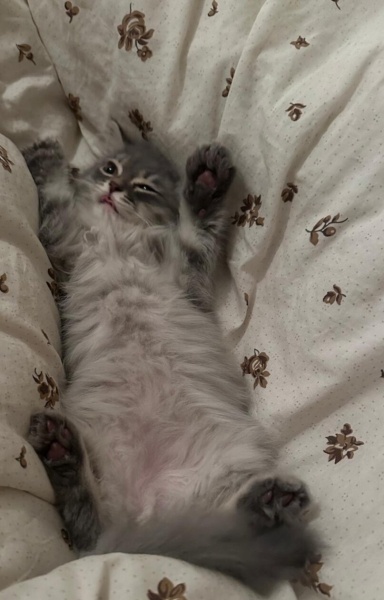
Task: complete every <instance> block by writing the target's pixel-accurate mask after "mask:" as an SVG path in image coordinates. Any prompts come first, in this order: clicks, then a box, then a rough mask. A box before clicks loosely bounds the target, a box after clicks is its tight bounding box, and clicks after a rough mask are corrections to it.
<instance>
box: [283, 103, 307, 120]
mask: <svg viewBox="0 0 384 600" xmlns="http://www.w3.org/2000/svg"><path fill="white" fill-rule="evenodd" d="M303 108H306V104H301V103H300V102H295V103H293V102H291V104H290V105H289V106H288V108H287V109H286V111H285V112H287V113H288V117H289V118H290V119H291V121H298V120H299V119H300V117H301V115H302V114H303V110H302V109H303Z"/></svg>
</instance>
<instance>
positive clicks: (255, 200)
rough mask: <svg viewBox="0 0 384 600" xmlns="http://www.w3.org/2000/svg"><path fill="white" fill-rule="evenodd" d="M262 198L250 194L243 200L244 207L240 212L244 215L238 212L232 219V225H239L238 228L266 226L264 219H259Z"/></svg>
mask: <svg viewBox="0 0 384 600" xmlns="http://www.w3.org/2000/svg"><path fill="white" fill-rule="evenodd" d="M261 204H262V202H261V196H256V195H252V194H248V196H247V197H246V198H245V200H243V205H242V206H241V208H240V210H241V212H242V213H243V214H240V213H239V212H238V211H236V212H235V214H234V215H233V217H232V225H238V227H245V225H247V224H248V225H249V227H252V225H260V226H261V227H262V226H263V225H264V217H259V210H260V207H261Z"/></svg>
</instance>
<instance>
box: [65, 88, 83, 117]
mask: <svg viewBox="0 0 384 600" xmlns="http://www.w3.org/2000/svg"><path fill="white" fill-rule="evenodd" d="M68 104H69V108H70V109H71V111H72V112H73V114H74V115H75V117H76V119H77V120H78V121H82V120H83V116H82V114H81V106H80V98H79V96H74V95H73V94H68Z"/></svg>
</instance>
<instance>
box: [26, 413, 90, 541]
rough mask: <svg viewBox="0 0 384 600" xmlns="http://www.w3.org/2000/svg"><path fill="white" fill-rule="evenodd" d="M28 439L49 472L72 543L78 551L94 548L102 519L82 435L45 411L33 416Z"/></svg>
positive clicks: (61, 419) (63, 420) (65, 422)
mask: <svg viewBox="0 0 384 600" xmlns="http://www.w3.org/2000/svg"><path fill="white" fill-rule="evenodd" d="M28 441H29V443H30V444H31V446H32V447H33V448H34V449H35V451H36V452H37V454H38V455H39V457H40V459H41V461H42V463H43V464H44V467H45V470H46V471H47V474H48V477H49V479H50V481H51V483H52V487H53V489H54V492H55V496H56V503H57V507H58V510H59V512H60V515H61V517H62V519H63V521H64V525H65V527H66V529H67V530H68V534H69V537H70V540H71V542H72V543H73V545H74V547H75V548H76V549H77V550H81V551H85V550H91V549H92V548H93V547H94V546H95V544H96V541H97V539H98V537H99V534H100V521H99V515H98V511H97V506H96V500H95V497H94V496H93V494H92V491H91V489H90V479H91V474H90V473H89V472H87V469H86V461H85V450H84V448H83V445H82V443H81V440H80V437H79V434H78V433H77V431H76V429H75V428H74V426H73V425H72V424H70V423H69V422H68V420H67V419H65V418H64V417H62V416H61V415H58V414H54V413H53V412H50V413H44V412H43V413H37V414H35V415H33V416H32V418H31V422H30V428H29V434H28ZM88 470H89V467H88Z"/></svg>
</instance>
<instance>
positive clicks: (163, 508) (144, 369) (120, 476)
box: [25, 140, 317, 590]
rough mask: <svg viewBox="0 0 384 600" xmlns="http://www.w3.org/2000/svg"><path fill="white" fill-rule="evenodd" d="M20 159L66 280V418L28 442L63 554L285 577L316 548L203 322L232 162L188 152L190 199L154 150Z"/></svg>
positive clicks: (260, 582)
mask: <svg viewBox="0 0 384 600" xmlns="http://www.w3.org/2000/svg"><path fill="white" fill-rule="evenodd" d="M25 158H26V161H27V164H28V166H29V169H30V171H31V173H32V175H33V177H34V180H35V182H36V184H37V186H38V191H39V198H40V218H41V230H40V237H41V240H42V242H43V244H44V246H45V248H46V250H47V252H48V255H49V257H50V259H51V261H52V263H53V264H54V266H55V267H56V269H57V270H58V272H59V273H60V274H61V278H62V280H63V281H64V290H65V300H64V301H63V304H62V312H63V318H64V323H65V331H64V340H65V342H64V350H65V366H66V371H67V375H68V384H67V388H66V390H65V392H64V394H63V397H62V407H63V410H64V416H62V415H61V414H58V413H57V412H52V411H51V412H45V413H39V414H36V415H34V416H33V417H32V419H31V425H30V431H29V441H30V443H31V444H32V446H33V447H34V448H35V450H36V452H37V453H38V454H39V456H40V457H41V460H42V461H43V463H44V466H45V468H46V470H47V473H48V476H49V477H50V480H51V482H52V485H53V487H54V490H55V493H56V499H57V505H58V508H59V511H60V513H61V515H62V518H63V520H64V523H65V526H66V528H67V529H68V532H69V535H70V537H71V539H72V542H73V544H74V546H75V547H76V548H77V550H78V551H81V552H82V553H84V552H85V553H105V552H113V551H123V552H132V553H147V554H148V553H149V554H162V555H167V556H171V557H174V558H180V559H184V560H186V561H189V562H192V563H194V564H196V565H200V566H204V567H208V568H212V569H216V570H218V571H222V572H224V573H227V574H230V575H232V576H234V577H236V578H238V579H240V580H241V581H243V582H244V583H246V584H247V585H249V586H250V587H251V588H253V589H254V590H262V589H265V586H266V585H269V584H270V583H271V582H276V581H278V580H281V579H289V578H295V577H296V576H298V574H299V572H300V570H301V569H302V568H303V567H304V565H305V563H306V561H307V560H308V559H310V557H311V555H312V554H314V553H315V551H316V549H317V541H316V539H315V537H314V535H313V534H312V533H310V532H309V531H308V529H307V528H306V527H305V526H304V524H303V522H302V515H303V512H305V509H306V508H307V506H308V503H309V497H308V493H307V491H306V489H305V487H304V485H303V484H302V483H301V482H299V481H295V480H286V479H284V478H283V479H281V478H279V477H277V476H276V475H274V458H275V453H274V450H273V448H272V447H271V444H270V442H269V437H268V436H267V435H266V434H265V432H264V431H263V429H262V427H261V426H260V424H259V423H258V422H257V421H255V420H254V418H252V417H251V416H250V415H249V413H248V408H249V405H250V396H249V394H248V390H247V388H246V386H245V385H244V381H243V378H242V376H241V372H240V369H239V368H238V366H236V365H234V362H233V359H232V357H231V356H230V355H229V353H228V351H227V349H226V348H225V345H224V342H223V339H222V336H221V333H220V330H219V327H218V324H217V322H216V319H215V317H214V314H213V290H212V275H213V271H214V269H215V266H216V263H217V261H218V258H219V256H220V254H221V253H222V252H223V249H224V248H225V244H226V237H227V236H226V234H227V225H228V215H227V213H226V210H225V207H224V196H225V193H226V191H227V190H228V188H229V186H230V184H231V181H232V179H233V174H234V169H233V167H232V165H231V161H230V158H229V155H228V152H227V150H226V149H225V148H223V147H221V146H219V145H212V146H205V147H203V148H200V149H198V150H197V151H196V152H195V153H194V154H192V156H191V157H190V158H189V160H188V162H187V166H186V183H185V187H184V194H182V193H181V191H180V185H179V179H178V176H177V174H176V172H175V169H174V168H173V166H172V165H171V164H170V163H169V162H168V160H167V159H166V158H165V157H164V156H163V155H162V154H161V153H160V152H159V151H158V150H156V149H155V148H153V147H152V146H151V145H150V144H149V143H144V142H141V143H129V142H126V143H125V145H124V147H123V148H122V149H121V151H119V152H117V153H116V154H115V155H114V156H113V157H111V158H106V159H105V160H103V161H101V162H100V163H98V164H96V165H95V166H93V167H92V168H91V169H90V170H88V171H85V172H84V173H81V174H77V175H76V176H75V175H73V174H72V172H71V170H70V168H69V166H68V164H67V162H66V160H65V158H64V156H63V153H62V151H61V148H60V146H59V145H58V144H57V143H56V142H54V141H49V140H48V141H43V142H40V143H37V144H35V145H34V146H33V147H32V148H30V149H28V150H27V151H26V152H25Z"/></svg>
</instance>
